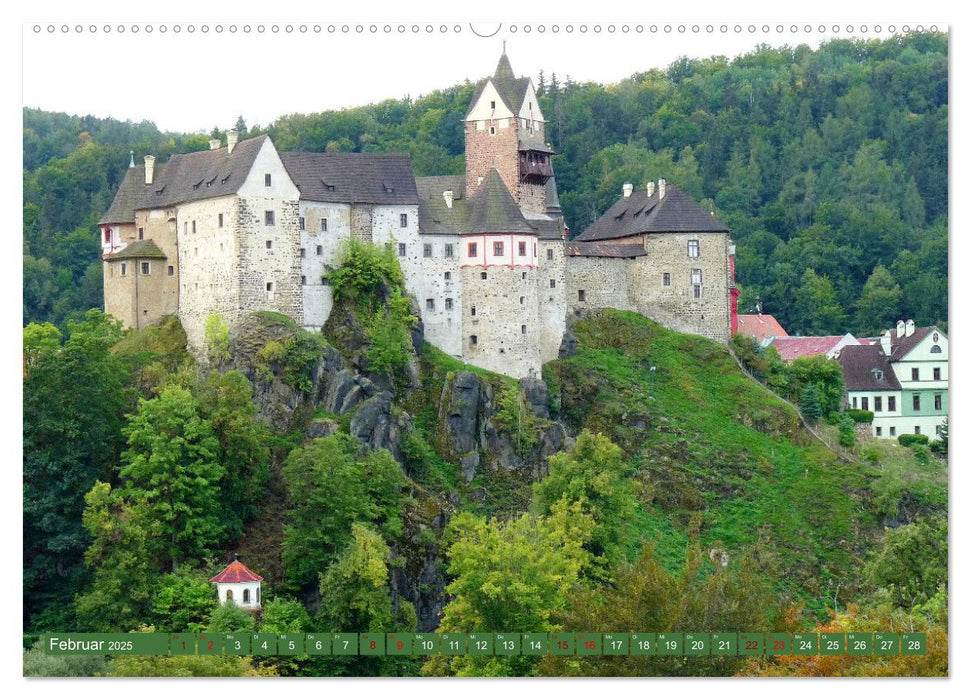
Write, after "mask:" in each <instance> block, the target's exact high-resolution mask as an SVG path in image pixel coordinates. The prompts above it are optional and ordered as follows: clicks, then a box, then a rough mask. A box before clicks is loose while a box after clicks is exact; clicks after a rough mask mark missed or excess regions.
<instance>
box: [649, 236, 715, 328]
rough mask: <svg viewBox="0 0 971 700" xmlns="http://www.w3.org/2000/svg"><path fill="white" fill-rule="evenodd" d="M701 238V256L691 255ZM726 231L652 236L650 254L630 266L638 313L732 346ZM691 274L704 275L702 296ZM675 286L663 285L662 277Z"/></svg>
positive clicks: (670, 326)
mask: <svg viewBox="0 0 971 700" xmlns="http://www.w3.org/2000/svg"><path fill="white" fill-rule="evenodd" d="M689 240H697V241H698V246H699V256H698V257H696V258H691V257H688V241H689ZM728 245H729V239H728V234H726V233H704V234H687V233H686V234H681V233H679V234H673V233H664V234H652V235H648V236H646V241H645V247H646V249H647V251H648V255H646V256H645V257H641V258H636V259H635V261H634V263H633V264H632V265H631V274H630V281H631V286H630V298H631V303H632V305H633V308H634V310H635V311H638V312H639V313H641V314H643V315H644V316H647V317H648V318H651V319H653V320H655V321H657V322H658V323H660V324H661V325H663V326H666V327H667V328H671V329H672V330H676V331H679V332H682V333H695V334H697V335H702V336H704V337H706V338H709V339H711V340H716V341H718V342H722V343H727V342H728V341H729V339H730V337H731V294H730V284H731V280H730V273H729V269H728ZM692 270H700V271H701V280H702V281H701V289H700V293H701V296H700V297H695V295H694V284H693V283H692V278H691V275H692ZM665 272H666V273H668V274H670V276H671V278H670V279H671V284H670V285H669V286H665V285H664V284H663V275H664V273H665Z"/></svg>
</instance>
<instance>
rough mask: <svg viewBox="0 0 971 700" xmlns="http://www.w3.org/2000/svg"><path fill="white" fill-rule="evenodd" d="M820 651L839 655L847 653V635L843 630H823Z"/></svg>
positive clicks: (827, 654)
mask: <svg viewBox="0 0 971 700" xmlns="http://www.w3.org/2000/svg"><path fill="white" fill-rule="evenodd" d="M819 653H820V654H822V655H823V656H839V655H841V654H845V653H846V635H845V634H843V633H842V632H823V633H822V634H820V635H819Z"/></svg>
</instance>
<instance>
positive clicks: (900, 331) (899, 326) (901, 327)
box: [897, 321, 907, 340]
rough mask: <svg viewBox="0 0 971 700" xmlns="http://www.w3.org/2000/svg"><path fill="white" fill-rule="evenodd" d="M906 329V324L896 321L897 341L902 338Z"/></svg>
mask: <svg viewBox="0 0 971 700" xmlns="http://www.w3.org/2000/svg"><path fill="white" fill-rule="evenodd" d="M906 329H907V326H906V324H905V323H904V322H903V321H897V339H898V340H899V339H901V338H903V337H904V331H905V330H906Z"/></svg>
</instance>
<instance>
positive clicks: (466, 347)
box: [462, 266, 542, 377]
mask: <svg viewBox="0 0 971 700" xmlns="http://www.w3.org/2000/svg"><path fill="white" fill-rule="evenodd" d="M483 273H485V274H486V279H482V274H483ZM541 274H542V273H540V272H539V271H537V270H535V269H530V268H524V267H490V268H488V269H484V268H482V267H478V266H470V267H465V268H462V291H463V298H462V317H463V337H462V359H463V360H465V361H466V362H469V363H471V364H473V365H477V366H479V367H484V368H485V369H488V370H491V371H493V372H499V373H501V374H507V375H509V376H512V377H528V376H532V375H538V374H539V371H540V366H541V362H540V336H541V333H540V323H539V313H538V309H539V306H538V300H537V280H538V279H539V278H540V275H541ZM473 307H475V313H474V314H473ZM524 326H525V333H524V332H523V327H524ZM472 336H475V342H474V343H473V340H472Z"/></svg>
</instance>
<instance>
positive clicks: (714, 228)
mask: <svg viewBox="0 0 971 700" xmlns="http://www.w3.org/2000/svg"><path fill="white" fill-rule="evenodd" d="M662 191H663V192H664V196H663V197H662V196H661V192H662ZM646 233H728V226H726V225H725V224H723V223H722V222H721V221H719V220H718V219H716V218H715V217H714V216H713V215H712V214H711V213H709V212H706V211H705V210H704V209H702V208H701V207H700V206H699V205H698V203H697V202H695V201H694V200H693V199H692V198H691V197H690V196H689V195H687V194H686V193H685V192H683V191H682V190H681V189H680V188H679V187H676V186H674V185H670V184H666V185H665V186H664V187H663V188H662V187H660V186H659V187H658V188H657V189H655V190H654V191H653V192H652V193H651V194H650V195H649V194H648V191H647V190H646V189H641V190H636V191H634V192H631V194H630V196H628V197H621V198H620V199H619V200H618V201H617V202H615V203H614V205H613V206H611V207H610V209H608V210H607V211H606V212H604V214H603V216H601V217H600V218H599V219H597V220H596V221H595V222H594V223H593V224H592V225H591V226H590V228H588V229H587V230H586V231H584V232H583V233H581V234H580V235H579V236H577V237H576V240H577V241H604V240H612V239H617V238H629V237H631V236H639V235H642V234H646Z"/></svg>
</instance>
